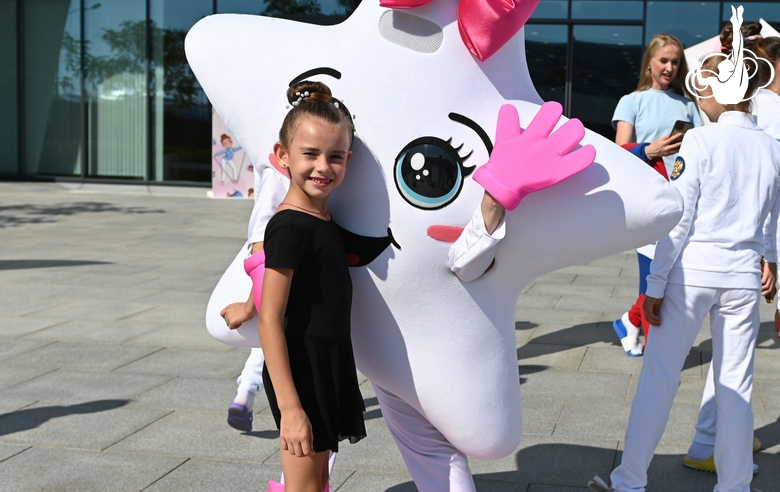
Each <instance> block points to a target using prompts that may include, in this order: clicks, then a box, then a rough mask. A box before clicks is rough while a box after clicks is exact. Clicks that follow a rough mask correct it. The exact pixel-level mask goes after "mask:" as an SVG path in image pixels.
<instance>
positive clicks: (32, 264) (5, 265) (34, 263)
mask: <svg viewBox="0 0 780 492" xmlns="http://www.w3.org/2000/svg"><path fill="white" fill-rule="evenodd" d="M112 264H113V263H112V262H110V261H86V260H0V270H26V269H29V268H54V267H69V266H82V265H112Z"/></svg>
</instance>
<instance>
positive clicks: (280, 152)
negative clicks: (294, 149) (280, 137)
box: [274, 142, 289, 169]
mask: <svg viewBox="0 0 780 492" xmlns="http://www.w3.org/2000/svg"><path fill="white" fill-rule="evenodd" d="M274 155H275V156H276V162H278V163H279V165H280V166H282V167H283V168H285V169H286V168H287V167H288V166H287V157H288V156H289V154H288V153H287V151H286V150H285V148H284V146H283V145H282V144H281V143H280V142H276V143H275V144H274Z"/></svg>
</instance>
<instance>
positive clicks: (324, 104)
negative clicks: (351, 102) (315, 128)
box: [279, 80, 355, 147]
mask: <svg viewBox="0 0 780 492" xmlns="http://www.w3.org/2000/svg"><path fill="white" fill-rule="evenodd" d="M287 102H289V103H290V106H291V107H289V108H288V109H289V111H288V112H287V115H286V116H285V117H284V121H283V122H282V128H281V129H280V130H279V142H280V143H281V144H282V145H284V146H285V147H289V145H290V142H291V141H292V132H293V130H294V129H295V127H296V124H297V121H298V120H299V118H301V117H304V116H309V117H315V118H319V119H321V120H323V121H326V122H330V123H333V124H337V125H343V126H344V127H345V128H346V129H348V130H349V133H350V138H353V137H354V134H355V125H354V124H353V122H352V116H351V115H350V114H349V111H348V110H347V108H346V106H344V103H342V102H341V101H339V100H338V99H336V98H335V97H333V93H332V92H331V91H330V87H328V86H327V85H325V84H323V83H322V82H315V81H312V80H304V81H301V82H298V83H297V84H294V85H292V86H291V87H289V88H288V89H287ZM351 144H352V142H351V141H350V145H351Z"/></svg>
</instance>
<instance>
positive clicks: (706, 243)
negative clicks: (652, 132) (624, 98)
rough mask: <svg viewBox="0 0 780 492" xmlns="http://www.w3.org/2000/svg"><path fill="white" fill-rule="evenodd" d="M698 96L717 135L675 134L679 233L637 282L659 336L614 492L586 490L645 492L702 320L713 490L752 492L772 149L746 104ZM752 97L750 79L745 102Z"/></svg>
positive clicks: (704, 130)
mask: <svg viewBox="0 0 780 492" xmlns="http://www.w3.org/2000/svg"><path fill="white" fill-rule="evenodd" d="M745 55H746V58H747V57H748V56H749V54H748V53H745ZM719 61H720V60H719V59H718V58H716V57H712V58H710V59H708V60H707V62H705V65H704V66H703V67H702V73H703V76H704V77H707V78H705V79H704V80H705V81H707V82H709V83H710V84H712V82H713V81H712V80H711V79H712V78H714V77H716V76H717V75H718V62H719ZM697 85H698V87H697V89H700V90H699V97H700V105H701V108H702V110H703V111H704V112H705V113H706V114H707V117H708V118H709V119H710V120H711V121H713V122H717V123H718V124H716V125H709V126H704V127H700V128H694V129H693V130H690V131H689V132H688V133H687V134H686V135H685V138H684V139H683V143H682V146H681V147H680V152H679V155H678V157H677V158H676V160H675V166H674V169H673V170H672V173H671V174H670V176H669V178H670V181H671V182H672V183H673V185H674V186H675V187H676V188H677V190H678V191H679V192H680V194H681V195H682V197H683V200H684V202H685V203H684V212H683V217H682V219H680V222H679V224H678V225H677V226H676V227H675V228H674V229H673V230H672V231H671V232H670V233H669V235H668V236H667V237H665V238H664V239H662V240H661V241H659V242H658V246H657V248H656V253H655V257H654V259H653V262H652V264H651V266H650V275H649V276H648V278H647V284H648V285H647V300H646V301H645V305H644V308H645V316H646V317H647V320H648V322H649V323H650V324H652V325H653V326H655V327H657V328H654V329H653V336H652V337H650V340H649V341H648V344H647V347H646V350H645V361H644V364H643V366H642V372H641V374H640V376H639V381H638V384H637V393H636V396H635V397H634V401H633V403H632V407H631V416H630V419H629V423H628V428H627V430H626V441H625V447H624V451H623V457H622V462H621V464H620V466H618V467H617V468H616V469H615V470H614V471H613V472H612V475H611V479H612V487H614V488H611V487H608V486H607V485H606V484H605V483H604V482H603V481H602V480H601V479H599V478H598V477H596V478H595V479H594V480H593V481H591V483H590V484H589V487H590V488H591V489H592V490H596V491H612V490H616V491H620V492H629V491H642V490H645V486H646V485H647V469H648V467H649V466H650V461H651V460H652V458H653V453H654V451H655V448H656V446H657V445H658V442H659V441H660V439H661V436H662V434H663V432H664V428H665V427H666V422H667V421H668V418H669V413H670V411H671V408H672V403H673V401H674V397H675V394H676V393H677V388H678V385H679V383H680V373H681V371H682V368H683V364H684V362H685V358H686V356H687V354H688V351H689V350H690V348H691V346H692V345H693V342H694V340H695V338H696V334H697V333H698V331H699V329H700V328H701V324H702V322H703V320H704V318H705V316H707V315H708V314H709V316H710V329H711V331H712V345H713V349H712V352H713V353H712V366H713V376H714V383H715V400H716V403H717V409H718V420H717V441H716V443H715V464H716V465H717V469H718V485H717V486H716V487H715V490H716V491H723V492H726V491H728V492H732V491H739V492H749V491H750V482H751V479H752V477H753V459H752V449H751V448H752V444H753V443H752V438H753V411H752V408H751V405H750V398H751V393H752V389H753V360H754V353H755V351H754V349H755V343H756V336H757V334H758V329H759V312H758V307H759V302H760V300H761V270H760V260H761V254H762V253H763V250H764V242H763V233H762V226H763V224H764V221H765V220H766V217H767V215H768V214H769V213H770V211H771V213H772V216H773V217H775V219H774V220H773V223H772V224H771V229H772V234H773V236H775V237H776V236H777V217H778V215H777V214H778V213H780V200H778V192H780V145H778V144H777V142H775V141H774V139H772V138H771V137H770V136H769V135H767V134H766V133H764V132H763V131H761V129H760V128H759V127H758V126H756V124H755V121H754V120H753V119H752V118H751V117H750V103H749V101H746V100H743V101H742V102H740V103H736V104H721V103H720V102H718V101H716V100H715V99H713V98H712V97H710V96H712V89H711V88H710V87H709V86H705V85H704V84H703V83H701V82H699V81H698V80H697ZM703 86H704V88H702V87H703ZM757 86H758V78H757V77H753V78H751V79H750V84H749V85H748V88H747V92H746V94H745V95H744V96H743V99H744V98H748V97H750V96H751V95H752V94H754V93H755V91H756V87H757Z"/></svg>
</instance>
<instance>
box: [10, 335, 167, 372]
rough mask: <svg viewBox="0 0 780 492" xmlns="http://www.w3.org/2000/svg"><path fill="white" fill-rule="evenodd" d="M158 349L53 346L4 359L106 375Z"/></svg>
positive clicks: (114, 346) (49, 345) (55, 344)
mask: <svg viewBox="0 0 780 492" xmlns="http://www.w3.org/2000/svg"><path fill="white" fill-rule="evenodd" d="M158 350H159V349H158V348H144V347H127V346H121V345H97V344H85V343H83V342H80V343H66V342H54V343H51V344H48V345H46V346H45V347H40V348H38V349H37V350H32V351H30V352H27V353H24V354H20V355H17V356H16V357H12V358H6V359H5V362H7V363H8V364H19V363H20V362H24V364H25V365H27V364H29V365H31V366H33V367H39V366H51V367H57V368H60V369H72V370H76V371H95V372H99V371H107V372H110V371H112V370H114V369H116V368H118V367H121V366H124V365H127V364H129V363H131V362H133V361H136V360H139V359H143V358H145V357H147V356H149V355H150V354H152V353H154V352H156V351H158Z"/></svg>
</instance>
